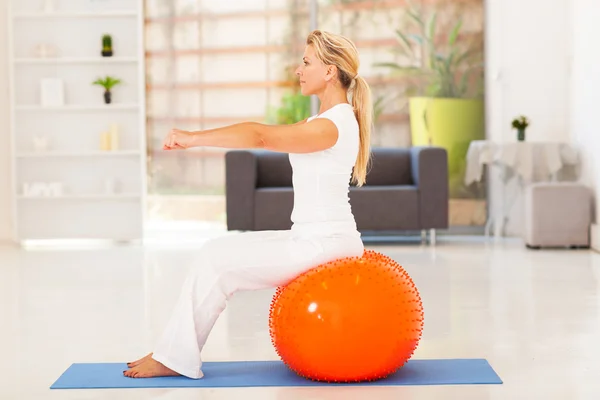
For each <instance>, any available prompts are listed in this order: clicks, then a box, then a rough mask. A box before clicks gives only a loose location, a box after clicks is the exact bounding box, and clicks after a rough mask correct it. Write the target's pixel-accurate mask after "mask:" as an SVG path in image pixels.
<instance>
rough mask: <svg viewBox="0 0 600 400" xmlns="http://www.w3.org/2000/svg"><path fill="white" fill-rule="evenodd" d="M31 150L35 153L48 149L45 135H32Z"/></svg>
mask: <svg viewBox="0 0 600 400" xmlns="http://www.w3.org/2000/svg"><path fill="white" fill-rule="evenodd" d="M32 144H33V150H34V151H35V152H36V153H45V152H46V151H48V147H49V140H48V137H47V136H37V135H36V136H34V137H33V140H32Z"/></svg>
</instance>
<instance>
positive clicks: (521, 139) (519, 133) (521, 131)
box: [517, 128, 525, 142]
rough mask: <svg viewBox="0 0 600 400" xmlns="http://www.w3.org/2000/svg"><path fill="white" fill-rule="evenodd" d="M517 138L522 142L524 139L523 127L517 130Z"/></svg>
mask: <svg viewBox="0 0 600 400" xmlns="http://www.w3.org/2000/svg"><path fill="white" fill-rule="evenodd" d="M517 140H518V141H519V142H523V141H524V140H525V128H521V129H518V130H517Z"/></svg>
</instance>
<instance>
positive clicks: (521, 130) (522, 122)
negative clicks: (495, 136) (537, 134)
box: [511, 115, 529, 142]
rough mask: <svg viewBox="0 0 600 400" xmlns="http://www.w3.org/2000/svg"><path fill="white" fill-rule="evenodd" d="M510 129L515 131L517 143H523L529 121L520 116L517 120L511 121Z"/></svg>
mask: <svg viewBox="0 0 600 400" xmlns="http://www.w3.org/2000/svg"><path fill="white" fill-rule="evenodd" d="M511 125H512V127H513V128H514V129H516V130H517V140H518V141H519V142H523V141H525V129H527V127H528V126H529V119H528V118H527V117H526V116H524V115H521V116H520V117H518V118H515V119H513V121H512V124H511Z"/></svg>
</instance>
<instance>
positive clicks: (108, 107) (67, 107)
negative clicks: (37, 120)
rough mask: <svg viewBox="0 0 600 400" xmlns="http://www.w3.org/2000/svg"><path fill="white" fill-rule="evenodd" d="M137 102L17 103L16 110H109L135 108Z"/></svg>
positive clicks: (136, 107)
mask: <svg viewBox="0 0 600 400" xmlns="http://www.w3.org/2000/svg"><path fill="white" fill-rule="evenodd" d="M138 108H139V105H137V104H99V105H89V106H85V105H65V106H59V107H44V106H40V105H20V106H19V105H18V106H16V107H15V109H16V110H17V111H109V110H137V109H138Z"/></svg>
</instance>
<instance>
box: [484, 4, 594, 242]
mask: <svg viewBox="0 0 600 400" xmlns="http://www.w3.org/2000/svg"><path fill="white" fill-rule="evenodd" d="M591 1H594V0H591ZM569 12H570V6H569V0H528V1H523V0H485V13H486V21H485V28H486V38H485V40H486V42H485V47H486V55H485V62H486V124H487V134H488V138H489V139H490V140H493V141H497V142H514V141H515V140H516V132H515V131H514V130H512V129H511V127H510V122H511V121H512V119H513V118H514V117H516V116H518V115H521V114H524V115H527V116H528V117H529V118H530V120H531V122H532V124H531V126H530V127H529V128H528V129H527V140H528V141H542V140H543V141H556V142H568V141H570V133H569V93H570V78H569V75H570V71H569V69H570V49H569V45H570V33H571V26H570V20H569ZM490 186H491V187H490V196H489V199H490V207H491V209H492V212H494V210H498V209H499V207H501V206H502V203H501V201H502V198H503V191H502V186H501V185H499V184H498V183H496V180H494V181H493V183H492V184H491V185H490ZM506 196H507V199H508V198H509V197H510V195H509V194H508V193H507V194H506ZM520 212H521V201H520V199H519V201H517V202H516V203H515V207H514V208H513V213H512V214H511V219H510V220H509V223H508V226H507V233H508V234H509V235H516V234H518V233H519V230H520V228H519V224H518V223H517V221H518V219H519V216H520Z"/></svg>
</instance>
